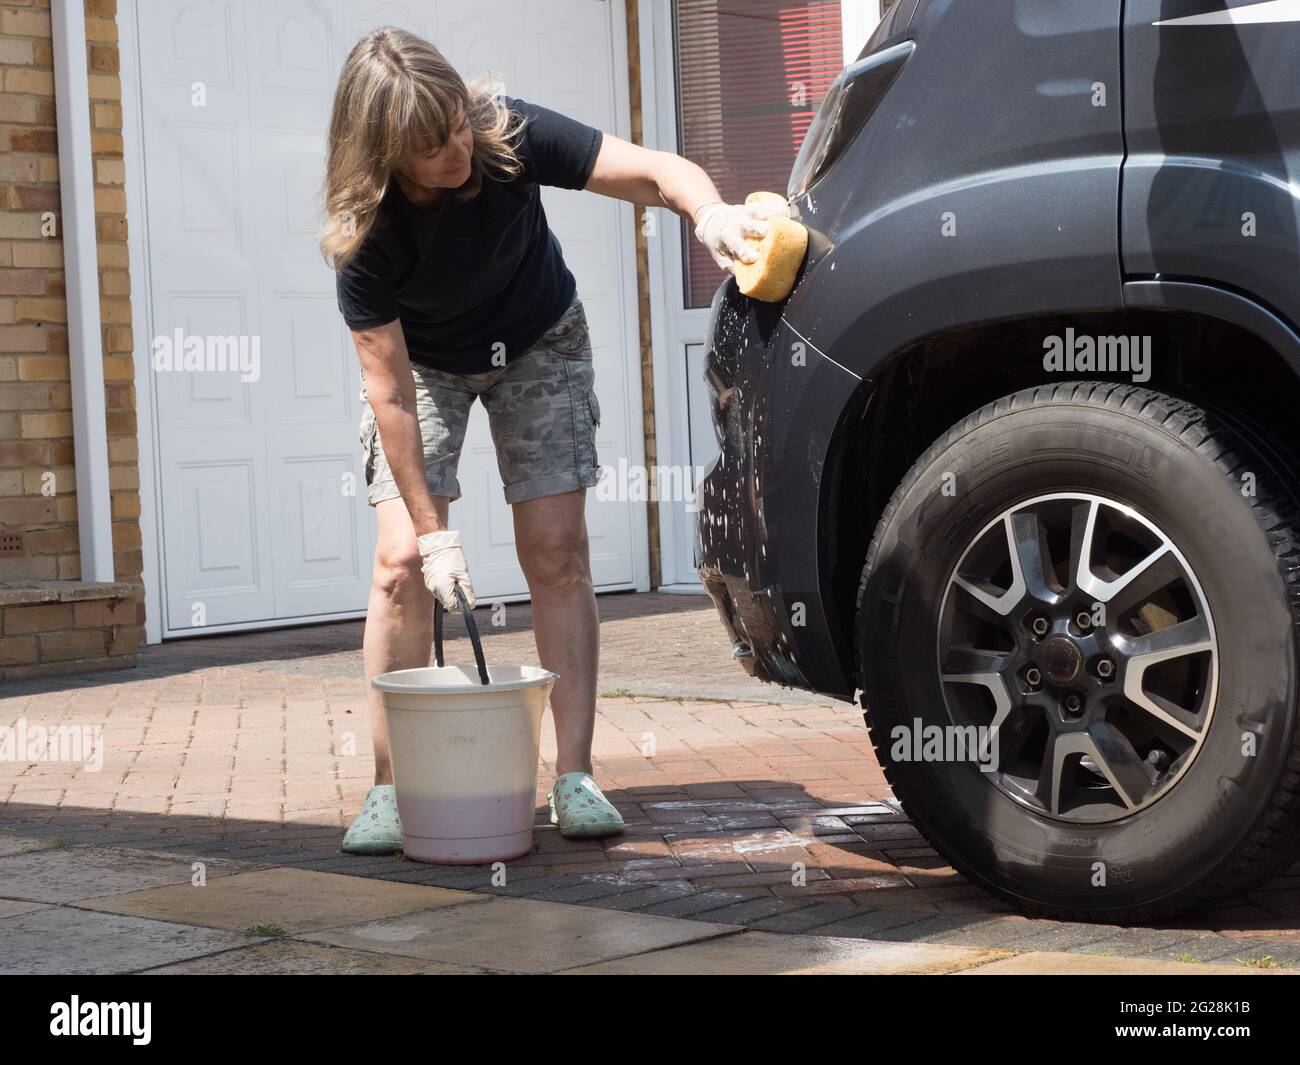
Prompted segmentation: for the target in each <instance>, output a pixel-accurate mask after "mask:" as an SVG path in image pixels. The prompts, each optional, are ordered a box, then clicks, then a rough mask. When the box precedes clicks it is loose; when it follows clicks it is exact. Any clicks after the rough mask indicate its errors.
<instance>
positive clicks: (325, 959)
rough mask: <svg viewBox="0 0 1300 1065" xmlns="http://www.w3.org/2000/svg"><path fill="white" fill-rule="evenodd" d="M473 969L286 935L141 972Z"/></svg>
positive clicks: (471, 972) (442, 972)
mask: <svg viewBox="0 0 1300 1065" xmlns="http://www.w3.org/2000/svg"><path fill="white" fill-rule="evenodd" d="M491 971H492V970H490V969H476V968H474V967H473V966H469V965H455V964H452V963H450V962H440V961H420V960H418V959H416V958H403V957H401V956H399V955H396V954H376V953H374V952H372V951H367V950H348V949H347V948H345V947H331V946H327V945H326V944H323V943H301V942H299V941H297V940H293V939H288V940H283V941H280V942H275V943H261V944H258V945H257V946H251V947H243V948H241V949H239V950H228V951H224V952H222V953H221V954H210V955H208V956H207V957H204V958H194V959H192V960H190V961H183V962H178V963H176V964H175V965H164V966H162V967H160V968H157V969H147V970H146V971H145V973H144V975H145V976H186V975H209V976H477V975H483V974H487V973H490V972H491Z"/></svg>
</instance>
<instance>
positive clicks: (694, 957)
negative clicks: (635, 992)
mask: <svg viewBox="0 0 1300 1065" xmlns="http://www.w3.org/2000/svg"><path fill="white" fill-rule="evenodd" d="M1009 956H1010V955H1009V954H1008V952H1007V951H1001V950H975V949H971V948H969V947H941V946H935V945H931V944H922V943H915V944H901V943H882V942H874V941H871V940H863V939H840V938H836V937H832V936H789V935H781V934H780V933H777V932H742V933H740V934H739V935H734V936H727V937H725V938H722V939H710V940H707V941H705V942H702V943H690V944H687V945H685V946H680V947H672V948H670V949H668V950H656V951H654V952H653V953H649V954H638V955H636V956H635V957H629V958H619V959H616V960H614V961H608V962H603V963H599V964H596V965H588V966H583V967H581V968H574V969H568V970H565V973H566V974H569V975H591V976H607V975H608V976H615V975H620V974H632V973H644V974H648V975H653V976H673V975H686V974H692V975H694V974H698V975H702V976H737V975H742V974H744V975H751V974H752V975H757V976H778V975H790V976H793V975H868V974H871V975H903V974H918V975H921V974H925V975H943V974H946V973H954V972H958V971H960V970H962V969H968V968H971V967H973V966H976V965H985V964H987V963H989V962H992V961H995V960H999V959H1003V958H1007V957H1009Z"/></svg>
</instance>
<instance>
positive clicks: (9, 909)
mask: <svg viewBox="0 0 1300 1065" xmlns="http://www.w3.org/2000/svg"><path fill="white" fill-rule="evenodd" d="M43 909H45V903H43V902H20V901H19V900H17V899H0V919H3V918H5V917H14V916H16V915H18V914H20V913H31V912H32V911H33V910H43Z"/></svg>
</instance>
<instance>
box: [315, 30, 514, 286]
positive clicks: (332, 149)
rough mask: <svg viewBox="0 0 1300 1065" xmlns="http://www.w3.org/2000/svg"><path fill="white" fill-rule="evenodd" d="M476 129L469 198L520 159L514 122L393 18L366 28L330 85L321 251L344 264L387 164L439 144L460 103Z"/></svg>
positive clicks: (460, 192) (483, 88)
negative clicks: (487, 179)
mask: <svg viewBox="0 0 1300 1065" xmlns="http://www.w3.org/2000/svg"><path fill="white" fill-rule="evenodd" d="M462 108H463V109H464V111H465V114H466V116H467V117H468V119H469V125H470V128H471V129H472V130H473V132H474V154H473V158H472V161H471V163H470V177H469V180H468V181H467V182H465V184H464V185H462V186H461V187H460V188H459V189H457V190H456V192H455V195H456V196H457V197H458V198H459V199H469V198H470V197H471V196H474V195H475V194H476V193H477V192H478V191H479V189H480V188H481V187H482V184H483V179H484V178H485V177H489V176H500V177H502V178H507V179H508V178H511V177H514V176H515V175H517V174H518V173H519V171H520V169H521V166H520V163H519V159H518V157H517V156H516V155H515V151H514V147H513V145H512V143H511V142H512V139H513V138H514V135H515V134H516V133H517V131H518V129H519V126H520V122H519V120H518V118H517V116H514V115H512V114H511V112H510V111H509V110H507V108H506V107H505V105H504V103H503V102H501V101H500V100H499V98H498V96H497V94H494V93H493V92H492V90H491V87H490V86H489V85H487V84H481V83H480V84H475V85H473V86H470V85H467V84H466V83H465V81H464V80H463V79H462V78H461V76H460V75H459V74H458V73H456V70H455V68H454V67H452V65H451V64H450V63H448V62H447V60H446V59H445V58H444V57H443V55H442V53H441V52H439V51H438V49H436V48H435V47H434V46H433V45H431V44H430V43H429V42H428V41H426V40H424V39H423V38H422V37H418V36H416V35H415V34H414V33H409V32H407V31H406V30H401V29H397V28H396V27H393V26H384V27H382V28H381V29H377V30H371V31H370V32H369V33H367V34H366V35H365V36H364V37H362V38H361V40H360V41H358V42H357V44H356V46H355V47H354V48H353V49H352V51H351V52H350V53H349V54H348V58H347V61H346V62H345V63H344V64H343V72H342V73H341V74H340V75H339V84H338V88H337V89H336V90H335V93H334V110H333V113H332V114H331V116H330V128H329V142H328V146H327V148H326V160H325V182H324V190H323V191H324V201H325V225H324V228H323V229H322V231H321V235H320V248H321V252H322V254H323V255H324V256H325V261H326V262H327V263H329V264H330V265H331V266H332V267H333V268H334V269H335V270H339V269H342V268H343V266H344V265H346V264H347V262H348V260H349V259H351V258H352V256H353V255H355V254H356V252H357V249H358V248H359V247H361V244H362V242H363V241H364V240H365V239H366V235H367V234H368V233H369V232H370V231H371V229H372V228H373V227H374V225H375V221H376V218H377V217H378V213H379V205H380V202H381V201H382V200H383V198H384V192H385V191H386V190H387V188H388V182H389V179H390V178H391V177H392V174H393V171H394V170H395V169H396V167H397V166H398V165H399V164H400V163H401V162H402V160H403V159H405V158H408V157H409V156H410V155H412V154H413V153H414V152H415V151H417V150H418V149H420V148H429V147H433V148H437V147H438V146H440V145H441V144H443V143H444V142H445V141H446V139H447V137H448V136H450V134H451V132H452V128H451V124H452V122H454V121H455V120H456V119H457V118H458V116H459V114H460V111H461V109H462Z"/></svg>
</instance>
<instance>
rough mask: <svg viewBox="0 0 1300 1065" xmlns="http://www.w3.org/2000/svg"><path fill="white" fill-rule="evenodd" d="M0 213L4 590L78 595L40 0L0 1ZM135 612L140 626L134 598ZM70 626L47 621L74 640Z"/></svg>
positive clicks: (119, 573) (130, 443) (99, 51)
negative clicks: (73, 588)
mask: <svg viewBox="0 0 1300 1065" xmlns="http://www.w3.org/2000/svg"><path fill="white" fill-rule="evenodd" d="M85 10H86V37H87V62H88V64H89V68H90V78H89V83H90V85H89V87H90V99H89V101H88V103H87V104H86V106H88V107H89V109H90V119H91V138H92V145H91V151H92V156H93V160H94V177H95V214H96V217H95V221H96V231H97V235H98V241H99V255H98V258H99V289H100V291H99V295H100V314H101V322H102V339H103V350H104V379H105V399H106V403H107V422H108V449H109V462H110V469H109V477H110V486H111V494H112V518H113V551H114V565H115V570H116V577H117V580H118V581H122V582H127V583H129V584H132V585H136V586H139V585H140V584H141V583H142V582H141V571H142V568H143V559H142V555H141V550H140V525H139V515H140V497H139V476H138V470H137V466H136V460H137V454H136V424H135V387H134V384H133V377H134V369H133V365H132V356H131V351H132V336H131V299H130V296H131V283H130V274H129V272H128V256H127V244H126V236H127V219H126V194H125V190H124V169H123V160H122V108H121V84H120V81H119V78H118V48H117V23H116V21H115V16H116V0H85ZM0 207H3V210H2V211H0V394H2V395H3V401H0V534H4V535H12V534H19V535H21V537H22V550H21V552H20V553H19V554H0V582H14V581H50V580H62V581H74V580H78V579H79V578H80V576H81V565H80V558H79V553H78V531H77V500H76V478H75V470H74V467H73V442H72V409H71V408H72V403H71V392H70V387H69V383H68V382H69V368H68V331H67V326H66V322H67V307H66V302H65V288H64V271H63V244H62V233H63V218H62V211H61V203H60V199H59V159H58V138H57V127H56V114H55V101H54V70H53V47H52V41H51V28H50V14H49V0H0ZM65 605H66V604H65ZM9 609H10V610H11V611H12V610H15V609H18V608H17V607H11V608H9ZM32 609H44V608H43V607H42V608H37V607H33V608H32ZM115 609H120V608H115ZM130 609H131V611H132V612H133V613H134V614H135V618H134V624H137V625H138V624H140V623H142V622H143V619H144V601H143V593H142V592H141V594H140V596H139V598H138V599H137V600H136V601H134V602H132V604H131V607H130ZM47 613H48V611H47ZM75 613H76V612H75V610H73V609H72V608H71V607H69V610H68V611H57V610H56V611H54V612H53V613H49V616H50V617H55V616H57V617H58V618H59V619H62V620H69V621H70V626H75ZM65 614H67V617H66V618H65ZM82 614H83V616H84V617H86V618H88V617H89V613H87V611H86V610H83V611H82ZM30 616H31V617H33V618H35V617H37V615H36V614H32V615H30ZM40 617H45V615H44V614H42V615H40ZM119 620H120V619H119ZM51 646H52V645H51ZM8 653H9V654H10V655H12V653H13V647H12V646H11V647H10V648H9V649H8Z"/></svg>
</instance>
